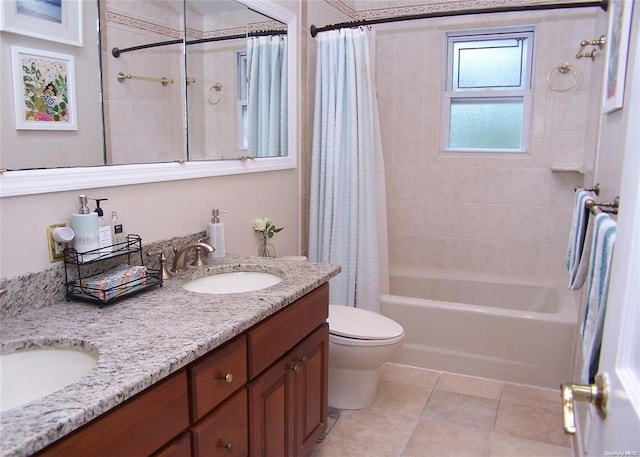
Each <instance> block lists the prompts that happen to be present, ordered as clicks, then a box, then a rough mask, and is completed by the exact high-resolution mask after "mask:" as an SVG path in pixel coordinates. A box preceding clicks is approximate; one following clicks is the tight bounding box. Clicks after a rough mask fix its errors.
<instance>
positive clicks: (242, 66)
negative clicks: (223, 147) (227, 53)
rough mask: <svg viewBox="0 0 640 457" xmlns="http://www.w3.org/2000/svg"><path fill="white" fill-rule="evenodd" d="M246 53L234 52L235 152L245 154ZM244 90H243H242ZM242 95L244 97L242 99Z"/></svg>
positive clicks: (243, 51)
mask: <svg viewBox="0 0 640 457" xmlns="http://www.w3.org/2000/svg"><path fill="white" fill-rule="evenodd" d="M247 58H248V56H247V51H246V50H242V51H237V52H236V97H235V99H236V151H237V152H239V153H246V152H247V151H248V150H249V141H248V139H247V131H246V128H245V127H246V124H245V122H244V117H243V113H245V109H246V115H247V116H248V115H249V113H248V110H249V82H248V81H249V79H248V78H249V76H248V74H247V72H248V61H247ZM243 88H244V90H243ZM242 95H244V97H242Z"/></svg>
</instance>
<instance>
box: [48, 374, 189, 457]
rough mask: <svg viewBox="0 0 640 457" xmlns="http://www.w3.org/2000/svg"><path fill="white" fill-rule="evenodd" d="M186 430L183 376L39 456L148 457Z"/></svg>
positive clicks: (185, 382)
mask: <svg viewBox="0 0 640 457" xmlns="http://www.w3.org/2000/svg"><path fill="white" fill-rule="evenodd" d="M188 426H189V403H188V400H187V373H186V371H182V372H180V373H178V374H175V375H173V376H171V377H170V378H169V379H167V380H165V381H162V382H160V383H159V384H157V385H155V386H153V387H150V388H149V389H147V390H145V391H144V392H142V393H140V394H138V395H137V396H136V397H134V398H132V399H131V400H128V401H127V402H126V403H124V404H123V405H121V406H119V407H117V408H115V409H114V410H113V411H111V412H107V413H105V414H104V415H102V416H100V418H98V419H96V420H95V421H93V422H90V423H89V424H88V425H87V426H85V427H83V428H81V429H79V430H78V431H77V432H75V433H73V434H72V435H70V436H69V437H68V438H63V439H62V440H61V441H58V442H57V443H55V444H53V445H52V446H51V447H49V448H47V449H45V450H44V451H43V452H42V453H40V454H38V455H40V456H46V457H68V456H71V455H74V456H75V455H78V456H80V455H82V456H85V455H86V456H91V457H113V456H116V455H119V456H120V455H121V456H125V455H126V456H127V457H136V456H141V457H142V456H144V457H146V456H148V455H151V454H152V453H153V452H155V451H157V450H158V449H160V448H161V447H162V446H163V445H165V444H166V443H168V442H169V441H171V440H172V439H173V438H174V437H176V436H178V435H179V434H180V433H181V432H182V431H183V430H185V429H186V428H187V427H188Z"/></svg>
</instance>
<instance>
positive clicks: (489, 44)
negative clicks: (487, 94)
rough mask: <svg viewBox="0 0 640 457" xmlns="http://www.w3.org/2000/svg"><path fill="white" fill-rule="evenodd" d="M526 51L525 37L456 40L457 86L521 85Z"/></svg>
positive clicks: (523, 82) (455, 70)
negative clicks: (459, 41)
mask: <svg viewBox="0 0 640 457" xmlns="http://www.w3.org/2000/svg"><path fill="white" fill-rule="evenodd" d="M526 51H527V40H526V39H524V38H512V39H509V40H501V39H499V40H485V41H469V42H467V41H465V42H461V43H458V42H456V43H454V44H453V52H454V53H455V58H454V61H453V65H454V67H453V75H454V80H453V84H454V90H467V89H486V88H489V87H491V88H494V89H500V88H505V89H507V88H522V87H523V86H524V84H525V78H524V75H525V70H526V68H525V67H526V60H524V59H523V56H525V53H526Z"/></svg>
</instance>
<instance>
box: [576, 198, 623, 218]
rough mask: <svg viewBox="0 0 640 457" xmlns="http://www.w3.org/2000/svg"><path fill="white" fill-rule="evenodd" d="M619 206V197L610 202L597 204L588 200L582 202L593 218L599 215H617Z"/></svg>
mask: <svg viewBox="0 0 640 457" xmlns="http://www.w3.org/2000/svg"><path fill="white" fill-rule="evenodd" d="M619 205H620V197H616V198H614V199H613V201H610V202H597V201H595V200H591V199H588V200H586V201H585V202H584V206H585V207H586V208H587V209H588V210H589V211H590V212H591V214H593V215H594V216H595V215H596V214H599V213H609V214H618V206H619Z"/></svg>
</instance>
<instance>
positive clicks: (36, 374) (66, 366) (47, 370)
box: [0, 348, 98, 411]
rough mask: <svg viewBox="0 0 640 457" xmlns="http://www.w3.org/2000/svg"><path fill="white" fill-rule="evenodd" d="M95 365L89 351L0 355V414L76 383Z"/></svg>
mask: <svg viewBox="0 0 640 457" xmlns="http://www.w3.org/2000/svg"><path fill="white" fill-rule="evenodd" d="M97 362H98V356H97V355H96V354H93V353H91V352H86V351H83V350H81V349H72V348H41V349H28V350H23V351H15V352H9V353H6V354H0V389H1V391H0V411H4V410H7V409H10V408H14V407H16V406H20V405H24V404H25V403H29V402H31V401H33V400H37V399H38V398H42V397H44V396H45V395H48V394H50V393H53V392H56V391H58V390H60V389H62V388H64V387H66V386H68V385H70V384H73V383H76V382H78V381H79V380H80V378H82V376H83V375H84V374H85V373H87V372H89V371H90V370H91V369H92V368H93V367H94V366H95V365H96V363H97Z"/></svg>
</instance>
